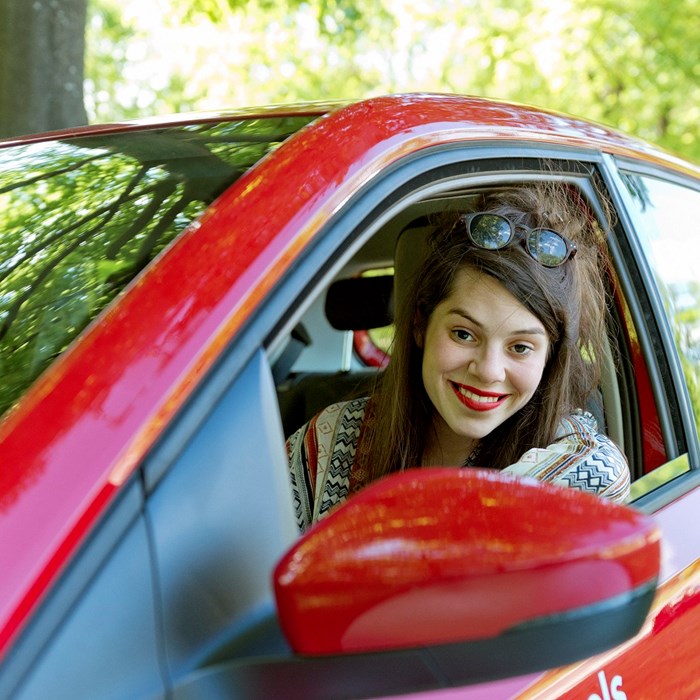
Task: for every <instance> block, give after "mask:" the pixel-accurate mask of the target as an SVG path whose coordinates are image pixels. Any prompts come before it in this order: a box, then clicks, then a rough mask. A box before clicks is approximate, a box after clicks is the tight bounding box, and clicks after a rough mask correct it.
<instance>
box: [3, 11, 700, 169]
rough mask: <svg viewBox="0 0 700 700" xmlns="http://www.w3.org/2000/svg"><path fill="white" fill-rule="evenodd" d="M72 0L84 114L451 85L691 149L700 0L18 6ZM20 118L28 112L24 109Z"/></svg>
mask: <svg viewBox="0 0 700 700" xmlns="http://www.w3.org/2000/svg"><path fill="white" fill-rule="evenodd" d="M81 2H82V3H87V14H86V21H85V24H84V26H80V25H79V22H78V21H76V23H75V26H74V31H75V33H76V35H78V34H81V32H82V34H81V36H84V37H85V63H84V66H85V82H84V105H85V108H86V114H87V118H88V119H89V120H90V121H109V120H114V119H124V118H132V117H135V116H145V115H153V114H162V113H167V112H172V111H182V110H190V109H220V108H224V107H241V106H250V105H260V104H267V103H279V102H290V101H296V100H328V99H354V98H357V97H364V96H369V95H376V94H381V93H387V92H406V91H415V90H419V91H421V90H425V91H448V92H458V93H467V94H476V95H484V96H488V97H495V98H503V99H510V100H515V101H520V102H526V103H529V104H534V105H537V106H541V107H548V108H551V109H557V110H562V111H565V112H568V113H571V114H575V115H577V116H583V117H588V118H590V119H593V120H596V121H600V122H603V123H605V124H608V125H611V126H613V127H616V128H620V129H622V130H624V131H626V132H628V133H631V134H634V135H637V136H640V137H642V138H645V139H648V140H650V141H653V142H655V143H657V144H659V145H661V146H664V147H666V148H669V149H671V150H673V151H675V152H677V153H679V154H681V155H682V156H684V157H686V158H689V159H691V160H695V161H700V130H699V129H698V123H700V0H666V1H665V2H664V3H663V4H660V3H658V2H657V0H491V2H483V0H460V2H454V0H385V1H384V2H382V3H376V2H375V0H306V1H303V0H283V1H281V2H279V1H277V0H251V1H246V0H150V2H144V1H143V0H33V2H27V3H26V4H27V5H30V6H36V5H42V4H43V5H48V6H51V5H56V4H57V5H59V6H61V7H67V6H69V5H72V4H80V3H81ZM3 3H4V4H6V5H12V4H13V3H14V4H17V5H19V4H21V5H24V4H25V0H0V8H1V7H2V4H3ZM2 20H3V15H2V10H0V31H1V32H3V34H4V37H5V38H4V39H3V41H2V44H1V46H2V48H0V86H2V85H7V84H8V81H9V83H15V82H16V77H15V76H14V75H10V76H9V79H8V72H10V69H9V68H8V66H10V65H11V64H10V62H9V61H10V58H12V57H13V56H14V57H15V58H14V60H15V61H16V60H17V58H16V57H17V55H19V54H18V51H19V49H18V48H17V47H18V46H19V45H22V44H23V43H25V42H24V41H23V40H20V38H19V37H17V36H16V32H14V31H12V32H10V33H8V30H7V25H6V23H5V22H3V21H2ZM8 37H9V38H8ZM79 38H80V37H78V39H79ZM8 41H9V44H8ZM64 48H65V50H67V47H63V45H61V47H59V49H60V50H64ZM35 58H36V56H34V59H35ZM34 59H33V58H32V54H31V53H30V54H28V55H27V58H26V60H27V61H31V60H34ZM14 65H16V63H15V64H14ZM56 68H58V63H56ZM61 79H62V78H61V76H60V75H56V76H55V82H57V83H59V82H61ZM21 85H22V89H23V90H28V91H30V92H32V91H37V92H38V93H39V96H41V92H40V90H37V88H36V87H35V86H34V85H33V84H30V83H21ZM6 94H7V89H6V88H3V89H0V132H2V133H3V134H5V135H7V134H8V133H10V132H8V130H7V124H8V123H10V122H8V119H7V115H8V113H9V111H11V110H15V111H17V110H20V111H21V110H22V109H24V104H25V103H24V102H23V101H20V100H18V99H16V100H14V101H13V100H12V99H11V98H10V99H8V98H7V97H3V95H6ZM66 99H68V98H67V97H66ZM81 99H82V98H81ZM14 123H15V124H16V123H17V120H16V119H15V122H14ZM73 123H77V122H73ZM20 124H25V125H27V126H29V125H32V124H33V122H31V121H30V119H29V116H24V121H21V120H20ZM70 124H71V122H67V123H66V124H65V125H70ZM31 130H36V129H35V128H34V127H33V126H32V128H27V129H26V131H31ZM16 133H19V132H16Z"/></svg>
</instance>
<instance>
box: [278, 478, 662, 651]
mask: <svg viewBox="0 0 700 700" xmlns="http://www.w3.org/2000/svg"><path fill="white" fill-rule="evenodd" d="M659 559H660V537H659V532H658V530H657V528H656V526H655V525H654V523H653V521H652V520H651V519H650V518H648V517H647V516H645V515H643V514H642V513H639V512H637V511H635V510H633V509H631V508H629V507H626V506H621V505H617V504H614V503H611V502H609V501H606V500H604V499H601V498H599V497H597V496H593V495H589V494H586V493H582V492H580V491H577V490H574V489H567V488H560V487H557V486H551V485H548V484H543V483H541V482H537V481H534V480H523V479H519V478H515V477H511V476H508V475H504V474H501V473H499V472H493V471H487V470H475V469H447V468H436V469H420V470H418V469H416V470H410V471H407V472H404V473H401V474H395V475H392V476H390V477H387V478H385V479H383V480H381V481H379V482H377V483H375V484H373V485H371V486H370V487H368V488H366V489H365V490H363V491H362V492H360V493H359V494H357V495H356V496H353V497H352V498H351V499H350V500H349V501H348V502H347V503H346V504H345V505H343V506H342V507H340V508H338V509H337V510H336V511H335V512H334V513H332V514H331V515H330V516H329V517H328V518H326V519H325V520H323V521H322V522H321V523H319V524H317V525H316V526H314V527H313V528H311V529H310V530H309V531H308V532H307V533H306V534H305V535H304V536H303V537H302V538H301V539H300V540H299V541H298V543H297V544H296V545H295V546H294V547H293V548H292V549H291V550H290V551H289V552H287V554H286V555H285V556H284V557H283V558H282V560H281V561H280V562H279V564H278V566H277V567H276V569H275V572H274V585H275V593H276V596H277V605H278V610H279V617H280V622H281V625H282V629H283V630H284V632H285V634H286V636H287V638H288V640H289V642H290V644H291V645H292V647H293V649H294V650H295V651H297V652H299V653H302V654H314V655H324V654H337V653H342V652H368V651H377V650H389V649H400V648H406V647H415V646H425V645H440V644H448V643H453V642H465V641H470V640H471V641H475V642H479V641H483V640H493V639H494V638H497V637H499V636H500V635H507V634H510V635H511V637H510V640H511V642H512V639H513V637H512V634H513V631H514V630H522V629H524V628H528V629H529V630H532V629H537V630H542V634H545V633H548V632H547V630H552V631H553V632H554V631H556V628H557V624H558V622H557V621H558V620H567V624H570V621H571V616H572V614H575V615H579V616H580V619H581V620H582V621H583V620H585V619H586V616H587V615H588V614H589V613H590V614H591V615H594V616H595V615H598V614H599V613H600V611H605V610H607V611H608V612H610V611H612V610H616V611H617V613H619V614H620V615H621V617H620V618H619V619H620V620H621V621H623V623H624V624H623V625H622V627H620V628H619V630H618V631H617V636H611V637H610V638H606V637H605V630H604V629H601V630H600V631H598V630H597V628H604V627H605V625H604V624H603V625H601V620H600V619H599V620H598V622H597V625H596V626H594V625H591V630H592V635H593V637H592V638H591V645H590V648H589V649H588V650H586V649H579V650H577V652H576V654H577V655H579V656H580V657H582V656H583V655H588V654H589V653H590V654H592V653H595V652H597V651H601V650H602V649H603V648H606V647H609V646H612V645H613V644H615V643H619V642H620V641H622V638H620V637H621V636H622V637H624V638H628V637H629V636H632V635H633V634H634V633H636V631H637V630H638V629H639V627H640V626H641V624H642V623H643V621H644V618H645V617H646V613H647V612H648V609H649V605H650V604H651V600H652V598H653V594H654V590H655V586H656V579H657V576H658V573H659ZM640 597H641V598H640ZM640 600H642V602H641V604H640V602H639V601H640ZM628 607H629V608H630V612H629V614H628V613H627V612H626V610H627V608H628ZM632 608H634V613H632V612H631V609H632ZM617 613H616V614H617ZM603 619H607V618H603ZM533 624H536V625H539V627H535V628H533V627H531V625H533ZM623 628H624V629H623ZM562 629H563V628H562ZM569 629H570V627H569ZM538 634H539V632H538ZM559 634H561V629H560V630H559ZM528 639H530V642H531V641H532V637H529V638H528ZM538 639H539V637H538ZM549 642H550V644H555V645H556V640H555V638H554V637H551V638H550V639H549ZM543 643H544V642H543Z"/></svg>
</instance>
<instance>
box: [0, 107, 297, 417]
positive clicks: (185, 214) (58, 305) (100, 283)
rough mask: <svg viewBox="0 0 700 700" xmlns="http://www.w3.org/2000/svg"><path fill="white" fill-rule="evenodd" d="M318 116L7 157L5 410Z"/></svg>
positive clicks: (88, 141) (1, 199) (70, 143)
mask: <svg viewBox="0 0 700 700" xmlns="http://www.w3.org/2000/svg"><path fill="white" fill-rule="evenodd" d="M310 119H311V118H310V117H294V118H279V117H275V118H266V119H256V120H242V121H238V122H228V123H215V124H205V125H195V126H180V127H177V128H172V129H167V130H166V129H159V130H152V131H147V132H144V131H132V132H126V133H121V134H112V135H94V136H89V137H81V138H75V139H67V140H65V141H52V142H47V143H36V144H27V145H23V146H16V147H12V148H7V149H4V150H0V373H1V375H2V380H3V381H2V383H0V414H1V413H3V412H5V411H6V410H7V409H8V408H9V407H10V406H12V405H13V403H14V402H15V401H16V400H17V399H18V398H19V397H20V396H21V395H22V394H23V393H24V391H25V390H26V389H27V387H28V386H29V385H30V384H31V383H32V382H33V381H34V380H35V379H36V377H37V376H38V375H39V374H40V373H41V372H42V371H43V370H44V369H45V368H46V367H47V366H48V365H49V364H50V363H51V362H52V360H53V359H54V358H56V357H57V356H58V355H59V354H60V353H61V352H62V351H63V350H64V349H65V348H66V347H67V346H68V344H69V343H70V342H71V341H72V340H74V338H75V337H76V336H77V335H78V334H79V333H80V332H81V331H82V330H83V329H84V328H85V326H86V325H87V324H88V323H89V322H90V321H91V320H92V319H94V318H95V316H96V315H97V314H98V313H99V312H100V311H101V310H102V309H103V308H104V307H105V306H106V305H107V304H108V303H109V302H110V301H111V300H112V299H113V298H114V297H115V295H116V294H117V293H118V292H119V291H121V290H122V289H123V288H124V286H125V285H126V284H127V283H128V282H129V281H130V280H132V279H133V278H134V277H135V276H136V275H137V274H138V273H139V272H140V271H141V270H142V269H143V268H144V267H145V266H146V265H147V264H148V263H149V262H150V261H151V260H152V259H153V258H154V256H156V255H157V254H158V253H159V252H160V251H161V250H163V248H165V247H166V246H167V245H168V244H169V243H170V242H171V241H172V240H173V238H175V236H177V234H178V233H179V232H181V231H182V230H183V228H185V226H187V224H189V223H190V222H191V221H192V220H193V219H194V218H195V217H197V216H198V215H199V214H200V213H201V212H202V211H203V209H204V208H205V207H206V205H207V204H209V203H210V202H211V201H212V200H213V199H214V198H215V197H217V196H218V195H219V194H221V192H223V190H224V189H226V188H227V187H228V186H229V185H230V184H231V183H232V182H234V181H235V180H236V179H237V178H239V177H240V176H241V175H242V174H243V173H245V172H246V171H247V170H248V169H249V168H250V167H251V166H253V165H254V164H255V163H256V162H257V161H258V160H259V159H260V158H262V157H263V156H265V155H266V154H267V153H269V152H270V151H271V150H272V149H274V148H275V147H276V146H277V145H278V144H279V143H281V142H282V141H284V140H285V139H286V138H287V137H288V136H289V135H291V134H292V133H294V132H295V131H297V130H298V129H299V128H301V127H302V126H304V125H305V124H307V123H308V122H309V121H310Z"/></svg>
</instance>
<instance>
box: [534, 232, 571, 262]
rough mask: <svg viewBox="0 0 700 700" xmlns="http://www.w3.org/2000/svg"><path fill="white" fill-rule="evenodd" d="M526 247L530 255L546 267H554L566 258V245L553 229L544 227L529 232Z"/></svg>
mask: <svg viewBox="0 0 700 700" xmlns="http://www.w3.org/2000/svg"><path fill="white" fill-rule="evenodd" d="M527 248H528V250H529V251H530V255H532V257H533V258H535V260H537V262H539V263H541V264H542V265H545V266H546V267H556V266H557V265H561V264H562V263H563V262H564V260H566V256H567V247H566V243H565V241H564V239H563V238H562V237H561V236H560V235H559V234H558V233H556V232H555V231H550V230H549V229H546V228H542V229H536V230H534V231H531V232H530V234H529V235H528V237H527Z"/></svg>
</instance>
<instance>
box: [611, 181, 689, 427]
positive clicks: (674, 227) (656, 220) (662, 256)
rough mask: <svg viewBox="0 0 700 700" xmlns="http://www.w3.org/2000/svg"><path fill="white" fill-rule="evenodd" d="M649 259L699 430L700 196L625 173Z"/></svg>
mask: <svg viewBox="0 0 700 700" xmlns="http://www.w3.org/2000/svg"><path fill="white" fill-rule="evenodd" d="M624 177H625V182H626V184H627V188H628V190H629V191H630V193H631V194H632V198H633V201H634V202H635V204H636V205H637V208H638V213H639V215H640V220H641V222H642V224H643V225H642V226H641V227H640V228H639V241H640V243H641V244H642V247H643V249H644V252H645V254H646V256H647V259H648V261H649V264H650V266H651V269H652V272H653V274H654V277H655V279H656V283H657V285H658V287H659V289H660V291H661V298H662V302H663V304H664V307H665V309H666V314H667V318H668V320H669V323H670V324H671V330H672V333H673V339H674V341H675V345H676V348H677V350H678V354H679V357H680V361H681V366H682V369H683V373H684V375H685V379H686V384H687V387H688V393H689V396H690V402H691V404H692V409H693V413H694V417H695V424H696V427H697V428H698V430H700V236H698V235H697V222H698V221H700V192H699V191H696V190H692V189H690V188H689V187H683V186H681V185H678V184H676V183H671V182H667V181H664V180H661V179H657V178H654V177H648V176H642V175H636V174H630V173H627V174H626V175H625V176H624Z"/></svg>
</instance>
